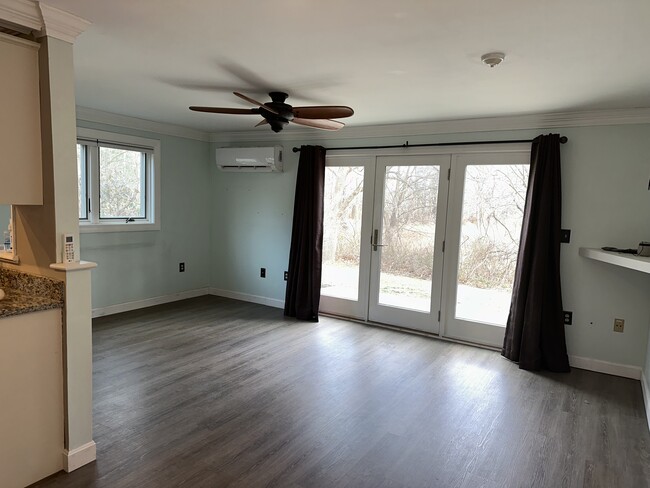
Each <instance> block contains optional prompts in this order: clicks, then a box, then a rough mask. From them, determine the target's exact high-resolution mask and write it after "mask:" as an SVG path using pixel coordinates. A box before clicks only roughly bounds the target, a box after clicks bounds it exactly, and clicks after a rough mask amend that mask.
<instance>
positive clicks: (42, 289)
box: [0, 268, 65, 318]
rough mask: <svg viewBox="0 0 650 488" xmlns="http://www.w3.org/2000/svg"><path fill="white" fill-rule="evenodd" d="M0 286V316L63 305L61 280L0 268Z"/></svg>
mask: <svg viewBox="0 0 650 488" xmlns="http://www.w3.org/2000/svg"><path fill="white" fill-rule="evenodd" d="M0 288H1V289H2V290H4V292H5V297H4V298H3V299H2V300H0V318H3V317H11V316H13V315H20V314H23V313H28V312H39V311H41V310H50V309H52V308H62V307H63V301H64V294H65V292H64V284H63V282H62V281H57V280H53V279H51V278H46V277H42V276H35V275H31V274H27V273H21V272H19V271H15V270H10V269H2V268H0Z"/></svg>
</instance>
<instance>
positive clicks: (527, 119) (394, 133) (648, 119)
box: [210, 108, 650, 143]
mask: <svg viewBox="0 0 650 488" xmlns="http://www.w3.org/2000/svg"><path fill="white" fill-rule="evenodd" d="M648 123H650V108H637V109H619V110H598V111H589V112H564V113H546V114H530V115H511V116H504V117H483V118H474V119H458V120H444V121H436V122H416V123H406V124H389V125H369V126H362V127H361V126H360V127H354V126H352V127H346V128H344V129H343V130H341V131H338V132H328V131H315V130H312V131H309V130H303V129H298V130H291V129H290V130H284V131H282V132H281V133H280V134H275V133H272V132H262V131H261V130H259V129H258V130H254V131H251V130H248V131H240V132H220V133H215V134H211V136H210V141H211V142H217V143H235V142H253V141H254V142H268V141H276V142H277V141H311V142H318V141H331V140H346V139H371V138H386V137H414V136H425V135H438V134H460V133H468V132H495V131H506V130H531V129H556V128H563V127H589V126H599V125H627V124H648Z"/></svg>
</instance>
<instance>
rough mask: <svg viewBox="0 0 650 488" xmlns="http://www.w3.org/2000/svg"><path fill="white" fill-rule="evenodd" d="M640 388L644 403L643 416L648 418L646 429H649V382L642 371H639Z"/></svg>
mask: <svg viewBox="0 0 650 488" xmlns="http://www.w3.org/2000/svg"><path fill="white" fill-rule="evenodd" d="M641 390H643V403H644V405H645V416H646V419H647V420H648V429H650V383H648V377H647V376H646V375H645V372H644V371H641Z"/></svg>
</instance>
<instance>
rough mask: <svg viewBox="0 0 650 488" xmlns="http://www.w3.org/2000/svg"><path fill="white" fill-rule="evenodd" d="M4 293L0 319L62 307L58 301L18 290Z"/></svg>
mask: <svg viewBox="0 0 650 488" xmlns="http://www.w3.org/2000/svg"><path fill="white" fill-rule="evenodd" d="M4 292H5V297H4V298H3V299H2V300H0V318H4V317H11V316H12V315H20V314H23V313H28V312H39V311H41V310H50V309H52V308H61V307H63V302H62V301H60V300H53V299H52V298H48V297H38V296H34V295H30V294H28V293H24V292H21V291H18V290H11V289H9V290H7V289H5V290H4Z"/></svg>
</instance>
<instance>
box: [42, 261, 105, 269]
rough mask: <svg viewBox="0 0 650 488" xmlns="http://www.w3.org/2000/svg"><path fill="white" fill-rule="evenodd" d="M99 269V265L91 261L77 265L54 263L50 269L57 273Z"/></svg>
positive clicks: (80, 262) (77, 263)
mask: <svg viewBox="0 0 650 488" xmlns="http://www.w3.org/2000/svg"><path fill="white" fill-rule="evenodd" d="M96 267H97V263H93V262H91V261H78V262H75V263H54V264H50V268H52V269H55V270H57V271H81V270H83V269H93V268H96Z"/></svg>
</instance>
